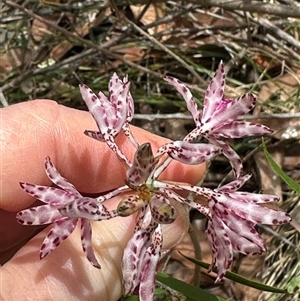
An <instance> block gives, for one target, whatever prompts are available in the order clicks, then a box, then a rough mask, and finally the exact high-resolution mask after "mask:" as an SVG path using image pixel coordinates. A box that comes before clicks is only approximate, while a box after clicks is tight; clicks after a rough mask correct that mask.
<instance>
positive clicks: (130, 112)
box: [123, 75, 134, 123]
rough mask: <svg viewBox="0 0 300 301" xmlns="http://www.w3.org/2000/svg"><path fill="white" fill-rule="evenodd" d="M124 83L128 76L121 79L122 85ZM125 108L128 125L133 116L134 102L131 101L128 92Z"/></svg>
mask: <svg viewBox="0 0 300 301" xmlns="http://www.w3.org/2000/svg"><path fill="white" fill-rule="evenodd" d="M126 82H128V75H126V76H125V77H124V78H123V83H126ZM126 107H127V118H126V121H127V122H128V123H130V122H131V120H132V118H133V115H134V101H133V98H132V95H131V93H130V92H128V95H127V99H126Z"/></svg>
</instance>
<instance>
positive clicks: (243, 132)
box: [165, 62, 272, 178]
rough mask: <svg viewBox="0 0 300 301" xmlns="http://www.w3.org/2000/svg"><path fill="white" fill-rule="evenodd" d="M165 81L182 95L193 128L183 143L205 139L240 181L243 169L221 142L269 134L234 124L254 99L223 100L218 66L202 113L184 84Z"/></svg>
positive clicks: (256, 126) (170, 79) (255, 127)
mask: <svg viewBox="0 0 300 301" xmlns="http://www.w3.org/2000/svg"><path fill="white" fill-rule="evenodd" d="M165 80H166V81H167V82H168V83H169V84H171V85H172V86H173V87H174V88H175V89H176V90H177V91H178V92H179V93H180V94H181V95H182V97H183V98H184V100H185V102H186V104H187V108H188V110H189V111H190V112H191V114H192V116H193V119H194V121H195V124H196V128H195V129H194V130H193V131H191V132H190V133H189V134H188V135H187V136H186V137H185V138H184V141H194V140H196V139H198V138H200V137H205V138H206V139H207V140H208V141H209V142H210V143H212V144H215V145H218V146H220V147H221V148H222V149H223V154H224V155H225V156H226V157H227V158H228V159H229V161H230V164H231V166H232V168H233V171H234V172H235V175H236V177H237V178H238V177H240V176H241V174H242V169H243V166H242V162H241V159H240V157H239V155H238V154H237V153H236V152H235V151H234V150H233V149H232V148H231V147H230V146H229V145H228V144H227V143H225V142H224V141H223V140H221V139H222V138H241V137H246V136H258V135H259V136H261V135H265V134H268V133H271V132H272V131H271V130H270V129H269V128H268V127H266V126H264V125H261V124H253V123H250V122H245V121H237V118H239V117H241V116H242V115H245V114H246V113H248V112H249V111H250V110H252V109H253V108H254V106H255V102H256V99H255V97H254V96H253V95H252V94H245V95H243V96H242V97H240V98H239V99H226V98H224V88H225V71H224V65H223V63H222V62H220V64H219V67H218V69H217V71H216V73H215V76H214V77H213V79H212V81H211V83H210V85H209V86H208V88H207V90H206V93H205V97H204V103H203V111H202V112H200V111H199V109H198V106H197V104H196V102H195V99H194V97H193V95H192V93H191V92H190V90H189V89H188V88H187V87H186V85H185V84H183V83H182V82H180V81H179V80H178V79H176V78H174V77H169V76H168V77H165Z"/></svg>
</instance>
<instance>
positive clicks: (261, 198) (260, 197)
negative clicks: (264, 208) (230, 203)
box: [230, 191, 279, 204]
mask: <svg viewBox="0 0 300 301" xmlns="http://www.w3.org/2000/svg"><path fill="white" fill-rule="evenodd" d="M230 197H231V198H232V199H235V200H237V201H243V202H246V203H256V204H263V203H271V202H278V201H279V197H278V196H276V195H271V194H258V193H249V192H244V191H235V192H231V193H230Z"/></svg>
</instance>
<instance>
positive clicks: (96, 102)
mask: <svg viewBox="0 0 300 301" xmlns="http://www.w3.org/2000/svg"><path fill="white" fill-rule="evenodd" d="M79 89H80V93H81V96H82V99H83V100H84V102H85V104H86V105H87V107H88V109H89V111H90V113H91V114H92V116H93V117H94V119H95V121H96V123H97V125H98V128H99V130H100V132H101V133H102V134H103V133H105V132H106V127H107V126H108V125H109V124H108V120H107V118H108V117H107V113H108V112H109V111H110V113H112V114H113V113H114V111H113V106H112V104H111V103H109V101H108V99H107V97H106V96H105V95H104V94H103V93H102V92H99V94H98V95H96V94H95V93H94V92H93V91H92V90H91V89H90V88H89V87H88V86H86V85H79Z"/></svg>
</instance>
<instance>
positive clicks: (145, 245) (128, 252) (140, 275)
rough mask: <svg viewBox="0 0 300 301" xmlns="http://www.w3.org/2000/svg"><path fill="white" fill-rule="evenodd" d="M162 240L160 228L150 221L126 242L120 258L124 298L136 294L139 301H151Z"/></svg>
mask: <svg viewBox="0 0 300 301" xmlns="http://www.w3.org/2000/svg"><path fill="white" fill-rule="evenodd" d="M152 235H153V236H154V238H153V239H152ZM162 240H163V236H162V231H161V226H160V225H159V224H157V223H156V222H154V221H153V220H152V221H151V223H150V224H149V225H148V226H147V227H145V228H144V229H139V230H137V231H136V232H135V233H134V234H133V236H132V238H131V239H130V240H129V241H128V243H127V246H126V248H125V250H124V254H123V258H122V273H123V284H124V296H128V295H132V294H134V293H135V292H138V293H139V296H140V300H143V301H152V300H153V295H154V287H155V275H156V269H157V266H158V263H159V259H160V252H161V248H162Z"/></svg>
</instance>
